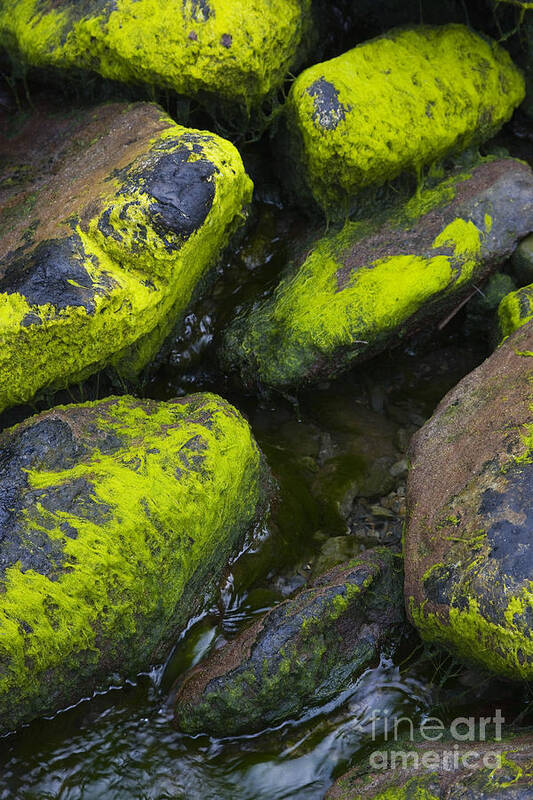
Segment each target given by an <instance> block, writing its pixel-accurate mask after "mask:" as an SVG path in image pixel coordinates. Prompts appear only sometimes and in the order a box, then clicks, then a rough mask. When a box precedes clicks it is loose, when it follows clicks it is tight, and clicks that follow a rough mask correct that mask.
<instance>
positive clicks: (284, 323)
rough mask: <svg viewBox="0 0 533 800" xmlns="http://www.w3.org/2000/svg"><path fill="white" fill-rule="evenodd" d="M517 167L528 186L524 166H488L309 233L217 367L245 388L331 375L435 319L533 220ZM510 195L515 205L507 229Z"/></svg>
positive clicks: (230, 339)
mask: <svg viewBox="0 0 533 800" xmlns="http://www.w3.org/2000/svg"><path fill="white" fill-rule="evenodd" d="M498 163H499V165H500V166H498ZM508 167H512V170H509V169H508ZM515 169H516V174H515V177H511V173H512V171H514V170H515ZM519 174H521V175H523V176H524V177H525V179H526V183H527V184H528V185H529V186H530V187H531V188H533V181H532V176H531V172H530V170H529V168H528V167H526V166H525V165H523V164H521V163H519V162H511V161H507V162H505V161H501V162H491V161H488V162H486V163H484V164H482V165H480V166H477V167H475V168H474V169H473V170H472V172H471V173H462V174H460V175H458V176H455V177H453V178H448V179H446V180H445V181H442V182H441V183H440V184H439V185H438V186H436V187H433V188H429V189H428V190H423V191H421V192H420V194H419V195H418V196H417V197H415V198H412V199H411V200H410V201H408V202H407V203H406V204H405V205H404V206H402V207H401V208H400V209H396V210H395V211H394V212H393V213H390V214H389V215H388V216H387V215H385V216H381V217H380V216H379V215H378V217H377V218H376V219H373V220H367V221H364V222H347V223H346V224H345V225H344V227H343V228H342V230H340V231H339V232H337V233H331V234H327V235H326V236H324V237H322V238H319V239H317V240H315V242H314V244H312V245H311V248H310V249H308V250H306V252H305V254H304V255H303V256H302V258H301V260H300V261H299V260H296V261H295V262H293V263H292V264H291V265H289V267H288V269H287V272H286V274H285V277H284V278H283V279H282V280H281V282H280V284H279V285H278V287H277V288H276V289H275V291H274V293H273V295H272V296H271V297H270V298H268V299H267V300H265V301H263V302H260V303H259V304H257V305H256V306H255V307H254V308H253V309H252V310H251V311H250V312H249V313H248V314H247V315H246V314H245V315H243V316H242V317H241V318H240V319H238V320H237V321H236V322H235V323H234V324H233V325H232V326H230V328H229V330H228V332H227V334H226V338H225V344H224V346H225V354H224V355H225V360H226V363H227V364H228V366H229V367H230V368H233V369H235V368H237V369H240V371H241V375H242V377H243V380H244V382H245V383H248V384H251V385H253V384H254V383H255V382H256V381H257V379H259V380H260V381H261V382H262V383H264V384H266V385H267V386H274V387H277V388H280V387H290V386H295V385H298V384H301V383H305V382H311V381H316V380H318V379H320V378H323V377H331V376H334V375H336V374H338V373H339V372H341V371H342V370H344V369H346V368H348V367H349V366H350V365H351V364H353V363H354V362H356V361H358V360H363V359H366V358H369V357H370V356H372V355H374V354H375V353H377V352H379V351H380V350H383V349H384V348H385V347H387V346H388V345H389V344H390V343H392V342H393V341H397V339H398V337H401V336H404V335H406V334H408V333H409V332H410V331H415V330H417V329H418V328H419V327H421V325H422V324H425V325H427V324H431V321H432V320H435V319H436V318H437V317H438V315H440V318H441V319H442V318H444V316H445V315H446V313H447V310H449V308H453V306H454V305H456V304H457V303H458V302H459V301H460V300H461V299H462V298H464V297H465V296H466V295H467V293H468V291H469V290H470V291H471V287H472V284H473V283H476V282H477V281H479V280H481V279H482V278H483V277H485V276H486V275H487V274H488V273H489V272H490V270H491V269H493V268H494V266H495V262H496V261H497V260H498V258H497V257H495V254H496V253H501V254H502V257H504V254H508V253H509V252H512V250H513V249H514V246H515V244H516V241H517V239H518V238H520V235H521V232H522V230H524V229H526V228H528V227H529V226H530V225H531V224H533V219H531V211H528V210H527V209H529V208H530V206H529V199H528V198H529V197H530V194H529V192H530V191H531V188H530V189H527V190H526V188H525V186H526V183H524V184H523V183H522V180H521V178H519ZM501 181H503V183H502V182H501ZM508 181H509V183H508ZM504 183H505V184H506V186H505V188H504V185H503V184H504ZM477 187H479V189H478V188H477ZM512 195H515V196H516V198H517V203H518V205H520V207H522V208H523V209H524V214H523V217H522V219H521V220H520V223H519V224H520V226H521V228H520V230H517V231H516V232H515V233H512V226H513V225H514V224H516V223H513V222H510V217H511V216H512V217H513V219H516V216H515V210H516V207H517V206H516V204H515V202H514V201H513V200H511V199H510V198H511V196H512ZM518 198H519V199H518ZM506 218H507V219H508V220H509V222H508V223H504V219H506ZM491 265H492V266H491ZM439 321H440V320H439Z"/></svg>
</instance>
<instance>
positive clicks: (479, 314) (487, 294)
mask: <svg viewBox="0 0 533 800" xmlns="http://www.w3.org/2000/svg"><path fill="white" fill-rule="evenodd" d="M478 289H479V291H477V292H476V294H475V295H474V296H473V297H472V299H471V300H470V301H469V302H468V305H467V307H466V323H465V327H464V331H465V334H466V336H468V337H470V336H475V335H477V336H479V335H480V334H483V333H486V334H487V335H488V339H489V341H490V342H491V343H492V344H494V346H496V345H497V344H498V343H499V342H500V340H501V336H500V335H499V331H498V330H497V328H498V326H497V325H495V324H494V318H495V316H496V312H497V310H498V307H499V305H500V303H501V301H502V300H503V299H504V298H505V297H506V296H507V295H508V294H509V293H510V292H513V291H515V290H516V283H515V282H514V281H513V279H512V278H511V276H510V275H507V273H505V272H495V273H494V275H491V276H490V278H489V279H488V281H487V282H486V283H484V284H483V286H482V287H481V288H480V287H478Z"/></svg>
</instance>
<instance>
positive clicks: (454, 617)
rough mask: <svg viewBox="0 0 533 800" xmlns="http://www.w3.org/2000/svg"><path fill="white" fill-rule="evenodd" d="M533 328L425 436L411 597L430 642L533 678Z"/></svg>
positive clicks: (414, 507)
mask: <svg viewBox="0 0 533 800" xmlns="http://www.w3.org/2000/svg"><path fill="white" fill-rule="evenodd" d="M532 376H533V322H529V323H527V324H526V325H524V326H523V327H522V328H520V329H519V330H518V331H516V332H515V333H513V334H512V335H511V336H509V338H508V339H506V341H505V342H504V344H502V345H501V346H500V347H499V348H498V349H497V350H496V351H495V352H494V353H493V354H492V355H491V356H490V358H488V359H487V360H486V361H485V362H484V363H483V364H482V365H481V366H480V367H478V368H477V369H476V370H474V371H473V372H472V373H470V374H469V375H468V376H467V377H466V378H464V379H463V380H462V381H461V382H460V383H459V384H458V386H457V387H456V388H455V389H453V390H452V391H451V392H450V393H449V394H447V395H446V397H445V398H444V400H443V401H442V402H441V404H440V405H439V406H438V408H437V410H436V411H435V414H434V415H433V417H432V418H431V419H430V420H429V422H427V423H426V424H425V425H424V426H423V427H422V429H421V430H420V431H419V432H418V433H417V434H415V436H414V438H413V441H412V445H411V453H410V459H411V469H410V472H409V479H408V486H407V525H406V530H405V535H404V553H405V602H406V606H407V610H408V613H409V616H410V618H411V620H412V622H413V623H414V625H415V626H416V627H417V628H418V631H419V633H420V634H421V636H422V638H423V639H424V640H425V641H427V642H435V643H438V644H441V645H443V646H444V647H445V648H446V650H447V651H449V652H450V653H452V654H454V655H455V656H457V657H459V658H462V659H463V660H465V661H467V662H470V663H471V662H474V663H477V664H478V665H480V666H482V667H484V668H486V669H487V670H490V671H491V672H494V673H496V674H498V675H501V676H505V677H508V678H513V679H517V680H519V679H521V680H531V679H532V678H533V629H532V620H533V593H532V591H531V586H532V585H533V583H532V582H533V543H532V539H531V526H532V522H533V492H532V488H533V381H532Z"/></svg>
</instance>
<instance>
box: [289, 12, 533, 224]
mask: <svg viewBox="0 0 533 800" xmlns="http://www.w3.org/2000/svg"><path fill="white" fill-rule="evenodd" d="M523 97H524V80H523V77H522V75H521V73H520V71H519V70H518V68H516V67H515V66H514V65H513V63H512V62H511V59H510V58H509V55H508V54H507V52H506V51H505V50H503V49H502V48H500V47H499V46H498V45H497V44H496V43H494V42H490V41H486V40H485V39H483V38H481V37H480V36H478V35H477V34H476V33H474V32H473V31H470V30H469V29H467V28H465V27H464V26H462V25H447V26H442V27H431V26H419V27H416V28H412V29H407V30H404V29H395V30H392V31H391V32H389V33H388V34H385V35H384V36H381V37H379V38H377V39H374V40H371V41H369V42H364V43H363V44H361V45H359V46H358V47H356V48H354V49H353V50H350V51H349V52H347V53H344V54H343V55H341V56H338V57H337V58H334V59H331V60H330V61H326V62H324V63H322V64H316V65H315V66H313V67H310V68H309V69H307V70H305V71H304V72H303V73H302V74H301V75H300V76H299V77H298V79H297V80H296V81H295V82H294V84H293V86H292V88H291V92H290V95H289V99H288V102H287V106H286V128H287V131H288V138H289V149H290V160H289V164H291V165H292V167H293V169H292V170H291V171H292V176H290V177H291V178H292V180H293V182H295V184H296V187H297V191H298V193H299V194H300V195H302V193H304V194H307V195H309V196H310V197H312V198H313V200H314V202H315V203H317V204H318V205H319V206H321V207H322V208H323V209H324V210H325V211H326V212H327V213H328V214H329V215H330V216H340V217H342V216H343V215H344V214H345V213H346V211H347V210H348V208H349V206H350V201H351V199H352V198H353V196H354V195H355V194H357V192H358V191H360V190H361V189H363V188H364V187H366V186H370V185H373V184H378V185H381V184H383V183H386V182H387V181H389V180H391V179H393V178H396V177H397V176H398V175H399V174H400V173H402V172H403V171H405V170H420V169H421V168H422V167H423V166H424V165H426V164H430V163H433V162H436V161H438V160H439V159H441V158H442V157H444V156H445V155H446V154H448V153H451V152H453V151H459V150H462V149H464V148H466V147H468V146H469V145H471V144H475V143H477V142H480V141H483V140H484V139H487V138H489V137H490V136H491V135H492V134H493V133H495V132H496V131H497V130H498V128H500V127H501V125H502V124H503V123H504V122H506V121H507V120H508V119H509V118H510V116H511V114H512V112H513V109H514V108H515V107H516V106H517V105H519V103H520V102H521V101H522V99H523Z"/></svg>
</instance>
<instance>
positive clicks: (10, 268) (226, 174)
mask: <svg viewBox="0 0 533 800" xmlns="http://www.w3.org/2000/svg"><path fill="white" fill-rule="evenodd" d="M251 191H252V184H251V181H250V180H249V178H248V177H247V175H246V173H245V172H244V168H243V165H242V161H241V158H240V156H239V154H238V152H237V150H236V149H235V148H234V147H233V145H231V144H230V143H229V142H227V141H225V140H224V139H221V138H220V137H217V136H214V135H213V134H210V133H203V132H199V131H193V130H187V129H185V128H182V127H180V126H178V125H175V124H174V123H173V122H172V120H171V119H170V118H169V117H167V116H166V115H165V114H164V113H163V112H162V111H161V109H160V108H158V107H157V106H155V105H152V104H147V103H137V104H134V105H127V104H109V105H103V106H99V107H97V108H96V109H93V110H89V111H79V112H70V113H66V114H48V113H45V112H44V111H43V112H37V113H36V114H35V115H34V116H32V117H30V118H29V119H28V120H27V121H26V122H24V121H23V122H22V123H21V125H20V126H19V127H18V129H15V131H13V130H11V128H10V125H9V120H8V119H7V118H3V120H2V126H1V128H0V235H1V239H0V338H1V341H2V348H1V350H0V409H2V408H5V407H6V406H9V405H12V404H15V403H21V402H25V401H27V400H29V399H30V398H31V397H32V396H33V395H34V394H35V393H36V392H38V391H39V390H41V389H43V388H44V387H48V386H54V387H55V386H64V385H66V384H68V383H70V382H72V381H76V380H80V379H82V378H84V377H86V376H87V375H89V374H91V373H93V372H95V371H97V370H98V369H100V368H101V367H103V366H106V365H108V364H112V365H114V366H115V367H116V368H117V369H118V371H119V372H121V373H123V374H127V375H130V374H135V373H136V372H137V371H138V370H139V369H140V368H141V367H142V366H144V364H146V363H147V362H148V361H149V360H150V358H151V357H153V356H154V354H155V352H156V351H157V349H158V347H159V346H160V344H161V342H162V340H163V339H164V337H165V335H166V334H167V333H168V330H169V328H170V327H171V326H172V325H173V324H174V323H175V322H176V321H177V319H179V317H180V316H181V315H182V314H183V313H184V311H185V309H186V307H187V305H188V304H189V301H190V299H191V296H192V294H193V292H195V291H196V290H197V289H198V287H199V284H200V282H201V279H202V278H203V276H204V275H205V274H206V273H207V271H208V270H209V268H210V267H212V266H213V265H214V263H215V262H216V259H217V256H218V255H219V253H220V251H221V249H222V248H223V247H224V246H225V245H226V243H227V241H228V237H229V235H230V233H231V232H232V231H233V229H234V227H235V225H236V224H237V223H238V222H239V221H240V219H241V217H242V210H243V205H244V204H247V203H248V202H249V200H250V197H251ZM28 365H31V369H29V368H28Z"/></svg>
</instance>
